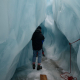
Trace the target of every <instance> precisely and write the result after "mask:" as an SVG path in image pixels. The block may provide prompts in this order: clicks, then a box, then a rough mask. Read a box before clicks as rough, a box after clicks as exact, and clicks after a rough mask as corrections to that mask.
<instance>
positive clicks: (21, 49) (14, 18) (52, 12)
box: [0, 0, 80, 80]
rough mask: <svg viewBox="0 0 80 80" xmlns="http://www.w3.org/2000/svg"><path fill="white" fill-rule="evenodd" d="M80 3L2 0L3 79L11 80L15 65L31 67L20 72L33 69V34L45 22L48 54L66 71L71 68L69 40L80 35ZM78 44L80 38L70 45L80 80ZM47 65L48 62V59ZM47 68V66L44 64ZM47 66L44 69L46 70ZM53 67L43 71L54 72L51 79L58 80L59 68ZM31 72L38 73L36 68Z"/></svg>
mask: <svg viewBox="0 0 80 80" xmlns="http://www.w3.org/2000/svg"><path fill="white" fill-rule="evenodd" d="M45 1H46V2H47V3H46V2H45ZM79 4H80V1H79V0H1V1H0V80H10V79H11V77H12V76H13V74H14V72H15V70H16V68H19V67H21V66H25V68H26V69H27V70H28V71H27V73H26V72H25V71H26V70H24V72H22V73H21V74H19V75H20V76H22V75H23V77H25V75H28V76H29V74H28V73H30V72H32V71H33V70H32V69H31V61H32V45H31V44H32V42H31V36H32V33H33V32H34V30H35V29H36V27H37V26H38V25H40V24H41V23H42V22H43V23H42V24H41V27H42V33H43V35H44V36H45V41H44V45H43V49H44V52H45V55H46V56H47V57H48V58H50V59H53V60H56V63H57V64H58V65H59V66H60V67H62V68H63V69H64V71H70V46H69V42H70V43H72V42H74V41H75V40H77V39H79V38H80V5H79ZM46 5H47V7H46ZM45 13H46V16H45ZM79 45H80V41H78V42H76V43H74V44H72V46H71V50H72V51H71V54H72V55H71V56H72V57H71V61H72V64H71V68H72V70H71V71H72V75H73V76H74V77H77V78H78V80H80V77H79V75H80V72H79V70H80V62H79V60H80V47H79ZM51 64H52V63H51ZM26 65H27V66H26ZM44 65H46V62H45V63H44ZM48 65H49V64H48ZM44 68H47V67H46V66H44ZM44 68H43V70H45V69H44ZM50 68H51V69H50ZM50 68H49V69H50V70H48V71H47V70H45V72H44V74H46V72H47V73H50V74H51V75H49V74H48V75H49V79H50V80H52V78H53V79H54V80H56V78H55V76H56V75H55V73H56V71H55V69H54V70H53V68H52V67H50ZM23 69H24V68H23ZM23 69H21V70H23ZM52 70H53V71H54V72H55V73H53V72H52ZM29 71H30V72H29ZM16 72H17V70H16ZM35 73H37V71H35ZM31 74H32V76H31V78H32V77H33V76H35V75H33V72H32V73H31ZM31 74H30V75H31ZM39 74H40V73H39ZM15 75H16V73H15ZM53 76H54V77H53ZM32 79H33V78H32ZM58 80H59V79H58Z"/></svg>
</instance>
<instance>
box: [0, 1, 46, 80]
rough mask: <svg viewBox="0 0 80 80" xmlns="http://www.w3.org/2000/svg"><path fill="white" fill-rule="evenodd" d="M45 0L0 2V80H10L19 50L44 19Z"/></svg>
mask: <svg viewBox="0 0 80 80" xmlns="http://www.w3.org/2000/svg"><path fill="white" fill-rule="evenodd" d="M45 10H46V4H45V0H0V80H10V78H11V77H12V75H13V74H14V72H15V69H16V67H17V64H18V61H19V58H20V54H21V52H20V51H21V50H22V49H23V48H24V47H25V46H26V45H27V44H28V42H29V41H30V39H31V36H32V33H33V32H34V30H35V29H36V27H37V26H38V25H39V24H40V23H41V22H43V21H44V19H45Z"/></svg>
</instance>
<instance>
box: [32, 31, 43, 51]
mask: <svg viewBox="0 0 80 80" xmlns="http://www.w3.org/2000/svg"><path fill="white" fill-rule="evenodd" d="M42 40H44V36H43V35H42V33H41V31H40V30H36V31H35V32H34V33H33V36H32V47H33V50H41V49H42Z"/></svg>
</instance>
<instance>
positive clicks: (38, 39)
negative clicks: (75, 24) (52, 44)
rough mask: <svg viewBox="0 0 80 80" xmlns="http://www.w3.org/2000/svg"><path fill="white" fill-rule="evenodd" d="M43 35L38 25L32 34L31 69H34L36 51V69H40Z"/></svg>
mask: <svg viewBox="0 0 80 80" xmlns="http://www.w3.org/2000/svg"><path fill="white" fill-rule="evenodd" d="M44 39H45V38H44V36H43V35H42V33H41V27H40V26H38V28H37V29H36V30H35V32H34V33H33V35H32V47H33V59H32V62H33V63H32V65H33V69H35V62H36V55H37V53H38V65H37V70H40V69H42V66H41V59H42V45H43V41H44Z"/></svg>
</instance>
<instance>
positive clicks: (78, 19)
mask: <svg viewBox="0 0 80 80" xmlns="http://www.w3.org/2000/svg"><path fill="white" fill-rule="evenodd" d="M79 4H80V1H79V0H76V1H75V0H53V16H54V20H55V21H56V23H57V26H58V28H59V29H60V31H61V32H62V33H63V34H64V35H65V36H66V38H67V39H68V41H69V42H70V43H72V42H74V41H76V40H78V39H80V15H79V14H80V5H79ZM79 45H80V40H79V41H77V42H76V43H74V44H72V46H73V47H74V49H75V51H76V52H77V53H78V57H77V64H78V67H79V70H80V63H79V62H78V61H79V60H80V59H79V57H80V56H79V54H80V53H79V52H78V49H79Z"/></svg>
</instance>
